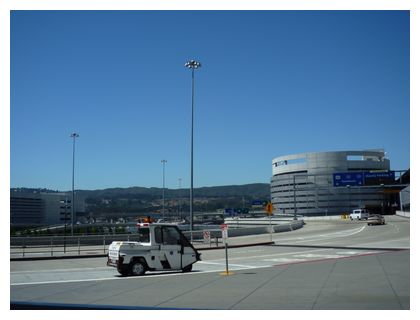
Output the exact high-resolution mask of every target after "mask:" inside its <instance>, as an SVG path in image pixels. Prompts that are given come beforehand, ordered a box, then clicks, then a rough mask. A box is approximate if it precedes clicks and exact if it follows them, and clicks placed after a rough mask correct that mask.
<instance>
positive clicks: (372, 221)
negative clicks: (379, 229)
mask: <svg viewBox="0 0 420 320" xmlns="http://www.w3.org/2000/svg"><path fill="white" fill-rule="evenodd" d="M376 224H385V218H384V217H383V216H382V215H380V214H372V215H370V216H369V217H368V218H367V225H368V226H372V225H376Z"/></svg>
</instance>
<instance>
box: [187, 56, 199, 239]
mask: <svg viewBox="0 0 420 320" xmlns="http://www.w3.org/2000/svg"><path fill="white" fill-rule="evenodd" d="M185 67H187V68H188V69H191V80H192V90H191V187H190V230H191V239H192V231H193V226H194V225H193V205H194V70H195V69H198V68H200V67H201V64H200V62H198V61H195V60H190V61H188V62H187V63H185Z"/></svg>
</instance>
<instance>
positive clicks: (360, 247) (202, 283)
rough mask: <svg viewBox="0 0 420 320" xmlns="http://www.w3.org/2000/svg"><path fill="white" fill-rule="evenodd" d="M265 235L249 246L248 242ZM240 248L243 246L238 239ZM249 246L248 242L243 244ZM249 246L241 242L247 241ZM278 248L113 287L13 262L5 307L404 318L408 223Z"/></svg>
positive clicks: (285, 241) (308, 235)
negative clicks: (385, 313)
mask: <svg viewBox="0 0 420 320" xmlns="http://www.w3.org/2000/svg"><path fill="white" fill-rule="evenodd" d="M267 236H268V235H261V236H255V238H254V240H255V241H261V239H265V240H267ZM243 240H246V239H243ZM248 240H249V239H248ZM248 240H247V241H248ZM273 240H274V241H275V243H276V245H274V246H258V247H245V248H236V249H230V250H229V269H230V270H231V271H233V273H234V274H233V275H229V276H226V275H222V272H223V271H224V270H225V260H224V251H223V250H214V251H202V253H203V261H202V262H199V263H197V264H195V265H194V270H193V272H191V273H149V274H147V275H146V276H143V277H130V278H124V277H120V276H119V275H118V274H117V273H116V271H115V270H114V269H112V268H107V267H105V260H104V258H90V259H70V260H60V261H56V260H49V261H19V262H15V261H13V262H11V290H10V291H11V292H10V293H11V301H17V302H33V303H38V304H43V303H48V304H51V303H55V304H67V305H68V304H77V305H90V306H96V307H98V308H100V307H102V306H105V307H106V308H110V307H112V306H114V307H115V306H120V307H128V308H186V309H246V310H248V309H269V310H282V309H291V310H296V309H299V310H306V309H324V310H326V309H328V310H331V309H360V310H365V309H397V310H398V309H409V308H410V269H409V266H410V264H409V260H410V251H409V250H407V249H406V250H396V249H397V248H398V249H404V248H409V222H408V221H407V220H399V219H393V221H389V222H388V224H387V225H385V226H377V227H376V226H375V227H366V225H365V224H363V223H347V222H341V223H340V222H334V223H310V224H309V223H308V225H307V226H305V227H304V228H303V229H300V230H297V231H294V232H288V233H284V234H276V235H275V236H274V238H273Z"/></svg>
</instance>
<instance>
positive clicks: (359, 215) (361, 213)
mask: <svg viewBox="0 0 420 320" xmlns="http://www.w3.org/2000/svg"><path fill="white" fill-rule="evenodd" d="M368 217H369V211H368V210H367V209H355V210H353V212H352V213H350V220H353V219H357V220H367V218H368Z"/></svg>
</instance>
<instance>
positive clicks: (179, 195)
mask: <svg viewBox="0 0 420 320" xmlns="http://www.w3.org/2000/svg"><path fill="white" fill-rule="evenodd" d="M181 183H182V178H178V190H179V191H178V197H179V198H178V215H179V219H180V220H182V214H181V197H182V194H181Z"/></svg>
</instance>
